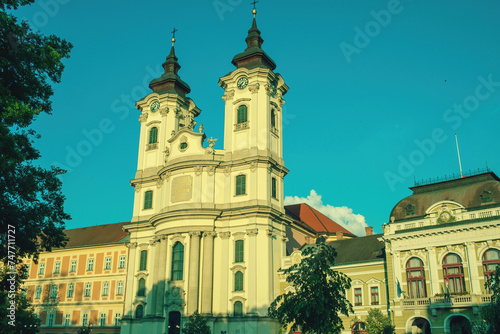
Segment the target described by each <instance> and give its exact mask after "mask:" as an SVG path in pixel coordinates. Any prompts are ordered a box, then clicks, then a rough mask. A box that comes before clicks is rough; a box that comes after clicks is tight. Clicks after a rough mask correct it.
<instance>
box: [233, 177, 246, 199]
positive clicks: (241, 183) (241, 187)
mask: <svg viewBox="0 0 500 334" xmlns="http://www.w3.org/2000/svg"><path fill="white" fill-rule="evenodd" d="M246 182H247V177H246V175H238V176H236V195H244V194H246Z"/></svg>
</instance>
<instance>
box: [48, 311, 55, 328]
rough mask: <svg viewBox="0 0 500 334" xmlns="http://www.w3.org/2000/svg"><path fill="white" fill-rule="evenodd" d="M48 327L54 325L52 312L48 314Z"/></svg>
mask: <svg viewBox="0 0 500 334" xmlns="http://www.w3.org/2000/svg"><path fill="white" fill-rule="evenodd" d="M48 326H49V327H52V326H54V314H52V313H51V314H49V324H48Z"/></svg>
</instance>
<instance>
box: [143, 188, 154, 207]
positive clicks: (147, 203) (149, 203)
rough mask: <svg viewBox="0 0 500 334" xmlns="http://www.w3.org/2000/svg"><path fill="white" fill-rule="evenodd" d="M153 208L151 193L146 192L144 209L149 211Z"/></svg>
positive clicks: (149, 191) (150, 191)
mask: <svg viewBox="0 0 500 334" xmlns="http://www.w3.org/2000/svg"><path fill="white" fill-rule="evenodd" d="M152 207H153V191H152V190H148V191H146V193H145V194H144V209H151V208H152Z"/></svg>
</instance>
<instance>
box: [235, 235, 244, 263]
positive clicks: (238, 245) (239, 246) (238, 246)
mask: <svg viewBox="0 0 500 334" xmlns="http://www.w3.org/2000/svg"><path fill="white" fill-rule="evenodd" d="M244 246H245V243H244V241H243V240H236V241H235V242H234V262H236V263H238V262H243V255H244V253H243V247H244Z"/></svg>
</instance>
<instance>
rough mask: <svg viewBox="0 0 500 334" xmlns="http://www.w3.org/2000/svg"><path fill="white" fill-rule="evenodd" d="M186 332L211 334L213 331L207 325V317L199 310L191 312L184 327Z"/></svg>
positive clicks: (183, 331) (186, 333)
mask: <svg viewBox="0 0 500 334" xmlns="http://www.w3.org/2000/svg"><path fill="white" fill-rule="evenodd" d="M182 333H184V334H211V333H212V331H211V330H210V327H209V326H208V325H207V319H205V317H203V316H201V315H200V314H199V313H198V311H196V312H194V313H193V314H191V315H190V316H189V318H188V321H187V322H186V324H185V325H184V328H183V329H182Z"/></svg>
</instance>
